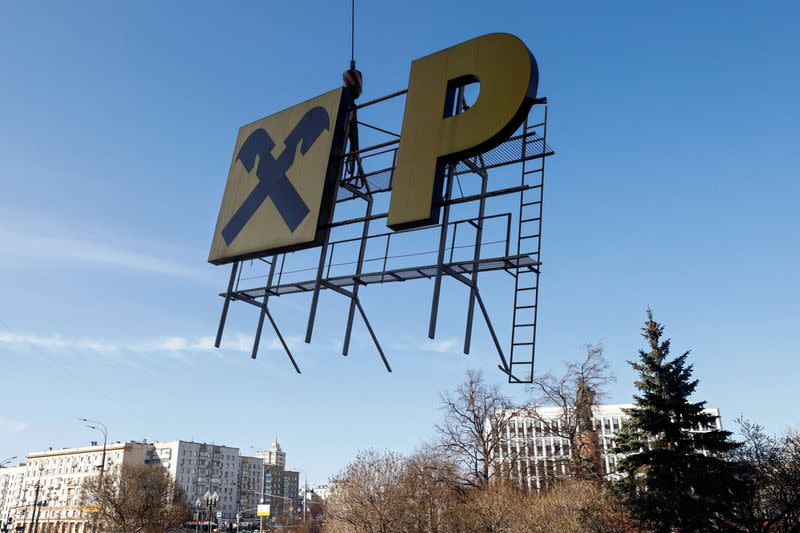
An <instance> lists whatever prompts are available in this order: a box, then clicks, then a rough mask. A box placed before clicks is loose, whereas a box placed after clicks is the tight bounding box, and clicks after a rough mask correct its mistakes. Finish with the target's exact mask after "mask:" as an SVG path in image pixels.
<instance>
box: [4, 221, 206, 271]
mask: <svg viewBox="0 0 800 533" xmlns="http://www.w3.org/2000/svg"><path fill="white" fill-rule="evenodd" d="M120 240H123V241H124V240H125V239H120V238H111V237H110V236H109V238H107V239H106V240H104V241H93V240H89V239H84V238H80V237H75V236H73V235H71V234H70V233H69V232H64V231H63V230H59V231H49V230H48V231H42V230H37V229H36V228H34V229H33V230H25V231H20V230H16V231H15V230H10V229H0V242H2V243H3V259H2V262H4V263H15V264H22V260H31V259H33V260H37V259H39V260H47V261H49V262H59V263H70V264H83V265H95V266H108V267H117V268H124V269H128V270H139V271H144V272H151V273H155V274H166V275H169V276H176V277H183V278H192V279H198V278H202V277H205V276H206V275H207V274H206V272H205V271H204V270H203V269H202V268H200V267H197V268H193V267H190V266H187V265H184V264H180V263H177V262H174V261H170V260H169V259H165V258H163V257H160V256H159V255H157V254H156V253H153V252H149V251H142V250H137V249H126V248H123V247H120V246H115V245H113V244H108V243H110V242H118V241H120ZM48 264H50V263H48Z"/></svg>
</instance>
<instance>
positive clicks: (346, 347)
mask: <svg viewBox="0 0 800 533" xmlns="http://www.w3.org/2000/svg"><path fill="white" fill-rule="evenodd" d="M344 185H345V186H346V184H344ZM346 188H348V190H350V191H351V192H352V193H353V194H355V195H357V196H359V197H360V198H362V199H363V200H364V201H365V202H367V210H366V215H365V217H366V220H364V227H363V229H362V231H361V241H360V243H359V247H358V262H357V263H356V277H355V283H354V284H353V296H352V298H351V299H350V309H349V310H348V313H347V326H346V327H345V330H344V343H343V344H342V355H344V356H346V355H347V353H348V352H349V351H350V335H351V333H352V331H353V318H354V316H355V312H356V305H358V288H359V287H360V286H361V284H360V283H359V282H358V277H359V276H360V275H361V272H362V270H363V267H364V255H365V254H366V252H367V238H368V237H369V217H370V216H371V215H372V196H370V195H367V194H364V193H362V192H361V191H359V190H358V189H355V188H353V187H349V186H346ZM363 314H364V313H363V311H362V315H363ZM364 320H365V321H366V318H365V319H364ZM371 330H372V328H371V327H370V331H371ZM375 343H376V345H378V343H377V340H376V342H375ZM378 350H379V351H381V356H383V351H382V350H381V349H380V345H378ZM384 361H385V358H384ZM389 371H390V372H391V370H389Z"/></svg>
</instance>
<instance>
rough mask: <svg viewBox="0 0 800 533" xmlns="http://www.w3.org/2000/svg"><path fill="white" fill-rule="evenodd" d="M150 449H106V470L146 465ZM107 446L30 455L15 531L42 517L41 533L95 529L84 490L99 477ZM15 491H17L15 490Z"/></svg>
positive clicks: (130, 445) (123, 445)
mask: <svg viewBox="0 0 800 533" xmlns="http://www.w3.org/2000/svg"><path fill="white" fill-rule="evenodd" d="M147 449H148V445H147V444H145V443H142V442H115V443H110V444H108V445H107V446H106V450H105V465H104V470H105V471H106V472H108V473H109V474H110V475H111V474H113V473H114V471H115V470H118V469H119V468H120V467H122V465H123V464H143V463H144V461H145V454H146V452H147ZM102 458H103V446H101V445H93V446H86V447H82V448H62V449H58V450H54V449H49V450H47V451H41V452H34V453H30V454H28V456H27V459H28V461H27V464H25V465H24V466H20V467H18V468H20V469H22V479H21V482H20V489H19V492H18V494H17V497H16V504H15V505H14V506H13V507H14V509H12V510H11V511H10V514H9V515H8V516H10V523H11V524H12V528H16V527H17V526H24V525H29V524H30V523H31V522H32V519H33V518H34V515H33V513H34V509H36V510H37V514H38V531H43V532H55V533H83V532H84V531H89V530H90V529H91V515H89V514H88V513H84V512H83V509H82V503H83V502H81V494H80V486H81V483H83V481H84V480H85V479H86V478H87V477H89V476H95V475H97V474H98V472H99V469H100V465H101V464H102ZM12 490H13V488H12Z"/></svg>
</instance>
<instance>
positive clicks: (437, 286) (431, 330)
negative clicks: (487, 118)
mask: <svg viewBox="0 0 800 533" xmlns="http://www.w3.org/2000/svg"><path fill="white" fill-rule="evenodd" d="M454 109H455V111H454V113H453V114H454V115H457V114H459V113H461V112H462V111H464V110H465V109H466V104H465V103H464V86H463V85H462V86H461V87H459V88H458V90H457V94H456V101H455V108H454ZM455 173H456V163H450V164H449V165H448V166H447V186H446V192H445V195H444V200H443V203H444V209H443V213H442V231H441V233H440V235H439V255H438V257H437V259H436V277H435V278H434V281H433V296H432V297H431V318H430V322H429V323H428V338H429V339H433V338H434V337H436V320H437V318H438V315H439V294H440V293H441V290H442V263H444V249H445V246H446V245H447V226H448V224H449V221H450V198H451V197H452V196H453V182H454V181H455V180H454V179H453V178H454V176H455Z"/></svg>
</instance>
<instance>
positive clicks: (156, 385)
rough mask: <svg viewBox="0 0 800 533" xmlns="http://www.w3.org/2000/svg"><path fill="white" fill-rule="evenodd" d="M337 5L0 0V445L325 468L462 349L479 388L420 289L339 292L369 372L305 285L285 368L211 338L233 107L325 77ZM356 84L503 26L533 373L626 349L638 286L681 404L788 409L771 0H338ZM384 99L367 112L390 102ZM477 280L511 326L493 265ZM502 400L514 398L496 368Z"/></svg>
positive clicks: (449, 292)
mask: <svg viewBox="0 0 800 533" xmlns="http://www.w3.org/2000/svg"><path fill="white" fill-rule="evenodd" d="M349 16H350V15H349V1H346V0H335V1H331V2H302V3H299V2H298V3H291V2H280V3H271V2H258V3H256V2H253V3H248V2H240V3H236V4H212V3H204V2H169V3H163V2H137V3H135V4H129V5H121V4H116V3H114V4H112V3H107V2H88V1H87V2H69V3H64V2H52V3H47V2H39V3H33V2H27V3H22V2H16V3H11V2H7V3H4V4H3V5H2V7H0V80H2V81H0V250H2V253H0V276H2V279H3V282H2V283H0V376H2V379H0V390H2V393H1V394H2V396H1V397H0V398H2V399H0V459H2V458H5V457H8V456H12V455H20V456H22V455H24V454H25V453H27V452H29V451H33V450H37V449H43V448H47V447H48V446H53V447H61V446H73V445H79V444H82V443H85V442H86V441H88V440H90V439H95V438H96V437H95V435H93V434H92V433H91V432H90V431H89V430H87V429H85V428H84V427H83V426H82V425H81V424H80V423H78V422H77V420H76V418H77V417H81V416H83V417H89V418H96V419H100V420H103V421H105V422H106V424H107V425H108V426H109V430H110V436H111V438H112V439H113V440H128V439H140V438H149V439H173V438H184V439H195V440H204V441H216V442H219V443H225V444H229V445H234V446H239V447H241V448H242V449H243V451H244V452H248V447H249V446H256V447H259V446H268V445H269V443H270V442H271V440H272V438H273V435H274V434H276V433H277V434H278V437H279V439H280V441H281V443H282V445H283V446H284V449H285V450H286V451H287V452H288V454H289V456H288V462H289V465H290V466H293V467H299V468H303V469H304V470H305V471H306V472H307V473H308V475H309V478H310V480H311V482H322V481H324V480H325V479H326V478H327V476H328V475H330V474H331V473H333V472H335V471H336V470H338V469H339V468H341V467H343V466H344V465H345V464H346V462H347V461H348V460H349V459H350V458H351V457H352V456H353V455H354V453H355V451H356V450H357V449H359V448H364V447H369V446H372V447H376V448H392V449H396V450H399V451H411V450H413V449H414V448H415V447H416V446H417V445H419V444H420V443H421V442H423V441H424V440H426V439H429V438H430V436H431V435H432V433H433V425H434V424H435V422H436V421H437V420H438V417H439V412H438V410H437V407H438V396H439V394H440V392H441V391H442V390H444V389H447V388H452V387H454V386H455V385H456V384H457V383H458V382H459V381H460V380H461V378H462V377H463V373H464V371H465V370H466V369H467V368H483V369H485V370H486V372H487V376H488V377H489V379H491V380H493V381H497V382H502V376H501V375H500V374H499V373H498V372H497V371H496V370H494V369H495V366H496V362H497V361H496V355H495V354H494V352H493V351H492V349H491V345H490V342H489V339H488V335H487V333H486V330H485V328H483V327H482V325H481V324H480V322H476V339H475V344H474V349H473V354H472V355H471V356H469V357H465V356H463V355H461V354H460V351H459V343H460V339H461V336H462V334H463V333H462V332H463V309H464V303H465V301H466V294H465V292H464V290H463V288H461V287H459V286H458V284H457V283H456V282H448V283H445V285H444V287H445V289H444V291H445V292H444V299H443V306H444V308H445V309H446V310H447V311H448V312H447V313H446V314H445V316H444V317H443V318H442V319H441V321H440V328H439V334H438V339H437V342H429V341H426V332H427V313H428V305H429V304H428V298H429V297H430V291H431V285H430V283H428V282H424V281H420V282H415V283H414V284H405V286H394V287H389V286H387V287H385V288H381V287H369V288H367V289H366V290H364V291H363V293H362V294H363V299H364V304H365V306H366V307H367V309H368V311H369V312H370V314H371V316H372V318H373V321H374V325H375V328H376V330H377V331H378V332H379V334H380V336H381V338H382V340H383V342H384V346H385V347H386V348H387V352H388V355H389V357H390V360H391V362H392V363H393V366H394V369H395V372H394V373H393V374H387V373H385V371H384V370H383V367H382V365H381V364H380V361H379V359H378V356H377V354H376V353H375V352H374V350H373V348H372V346H371V345H370V342H369V338H368V336H367V334H366V331H365V330H364V328H363V327H362V326H360V325H359V326H357V328H356V333H355V335H354V341H353V342H354V344H353V349H352V352H351V355H350V357H348V358H346V359H345V358H342V357H341V356H339V355H338V352H337V349H336V347H337V343H338V342H340V339H341V336H342V331H343V328H344V315H343V313H345V311H346V307H345V305H344V303H343V302H342V301H341V298H337V297H335V296H334V295H329V294H325V295H323V298H322V303H321V307H320V313H321V314H320V316H321V320H320V322H319V324H318V327H317V329H316V332H315V337H314V342H313V343H312V344H311V345H310V346H306V345H304V344H303V343H302V342H301V341H300V338H301V336H302V334H303V332H304V324H305V314H304V306H306V305H307V301H305V300H303V298H302V297H298V298H295V299H290V298H282V299H281V300H280V301H277V302H275V315H276V318H277V320H278V321H279V322H280V323H281V325H282V326H284V328H285V330H286V333H287V335H288V336H289V338H290V339H291V341H292V343H293V345H294V346H295V347H296V349H297V358H298V361H299V363H300V365H301V367H302V368H303V370H304V374H303V375H302V376H297V375H295V374H294V373H292V372H291V369H290V367H289V365H288V362H287V361H286V358H285V356H284V355H283V354H282V353H281V352H280V351H278V350H276V349H275V348H276V346H275V342H274V339H273V337H272V335H271V333H270V332H269V331H268V330H265V336H264V341H263V349H262V352H261V355H260V357H259V359H258V360H257V361H255V362H254V361H251V360H250V358H249V355H248V352H249V341H250V337H251V336H252V334H253V331H254V328H255V321H256V315H255V314H254V313H252V312H250V311H249V310H245V309H239V307H240V306H239V307H234V308H233V312H232V316H231V320H230V322H229V326H228V329H227V332H226V339H225V344H224V349H223V350H213V349H210V348H209V337H211V336H212V335H213V334H214V333H215V330H216V324H217V319H218V313H219V308H220V301H219V298H218V297H217V296H216V294H217V293H218V292H219V290H220V289H222V287H223V286H224V284H225V282H226V280H227V271H226V269H224V268H216V267H212V266H210V265H208V264H207V263H206V257H207V253H208V247H209V244H210V238H211V233H212V231H213V226H214V223H215V221H216V216H217V209H218V206H219V201H220V198H221V194H222V190H223V187H224V181H225V177H226V174H227V170H228V164H229V162H230V157H231V151H232V149H233V143H234V141H235V136H236V132H237V129H238V127H239V126H240V125H242V124H245V123H248V122H251V121H253V120H255V119H258V118H260V117H262V116H265V115H268V114H271V113H273V112H275V111H278V110H280V109H283V108H285V107H288V106H289V105H292V104H294V103H297V102H299V101H302V100H305V99H307V98H310V97H312V96H315V95H317V94H320V93H322V92H324V91H326V90H329V89H332V88H334V87H336V86H337V85H339V83H340V79H341V72H342V71H343V70H344V69H345V68H346V67H347V64H348V61H349V44H350V43H349V27H348V24H349ZM357 17H358V19H357V20H358V21H357V43H356V56H357V60H358V66H359V68H360V69H361V70H362V71H363V73H364V79H365V94H364V97H363V98H372V97H377V96H380V95H383V94H386V93H388V92H392V91H395V90H398V89H401V88H404V87H405V85H406V83H407V79H408V71H409V66H410V62H411V61H412V60H413V59H414V58H416V57H420V56H423V55H426V54H428V53H431V52H434V51H437V50H439V49H442V48H444V47H447V46H450V45H453V44H456V43H458V42H461V41H463V40H466V39H468V38H470V37H474V36H477V35H480V34H483V33H489V32H493V31H505V32H510V33H514V34H516V35H518V36H520V37H521V38H522V39H523V40H524V41H525V42H526V43H527V44H528V46H529V48H530V49H531V50H532V52H533V53H534V55H535V56H536V58H537V60H538V62H539V67H540V80H541V81H540V94H543V95H546V96H547V97H549V100H550V103H551V106H550V131H549V137H550V139H551V144H552V145H553V146H554V147H555V149H556V150H557V152H558V153H557V156H556V157H555V158H553V159H551V161H550V163H549V167H548V175H547V185H546V190H545V203H546V208H545V214H544V217H545V218H544V224H545V229H544V231H545V234H544V241H543V252H542V253H543V256H542V258H543V261H544V267H543V276H542V293H541V301H540V303H541V312H540V332H539V341H540V344H539V350H538V360H537V371H538V372H545V371H548V370H557V369H558V368H559V366H560V365H561V363H562V362H563V361H564V360H568V359H574V358H576V357H579V356H580V352H581V347H582V346H583V345H584V344H586V343H603V344H604V346H605V348H606V354H607V356H608V358H609V359H610V360H611V362H612V366H613V368H614V370H615V372H616V374H617V378H618V381H617V382H616V383H615V384H614V385H613V386H612V387H610V390H609V401H613V402H620V403H622V402H627V401H630V397H631V394H632V393H633V385H632V382H633V380H634V375H633V373H632V371H631V370H630V369H629V368H628V366H627V365H626V364H625V361H626V360H629V359H632V358H634V357H635V356H636V350H637V349H638V348H639V347H640V346H641V345H642V339H641V338H640V337H639V328H640V326H641V323H642V321H643V319H644V310H645V308H646V307H647V306H648V305H649V306H652V307H653V309H654V310H655V313H656V317H657V319H658V320H660V321H662V322H664V323H665V324H666V327H667V333H668V334H669V335H670V336H671V337H672V339H673V346H674V349H675V351H676V354H677V353H678V352H679V351H682V350H684V349H691V350H692V356H691V361H692V362H693V363H694V365H695V373H696V376H697V377H698V378H699V379H700V380H701V383H700V386H699V388H698V390H697V395H696V397H697V398H698V399H704V400H707V401H708V402H709V405H712V406H716V407H719V408H720V409H721V410H722V413H723V417H724V423H725V424H726V425H727V426H729V427H731V426H733V421H732V419H733V418H735V417H736V416H738V415H739V414H744V415H745V416H746V417H749V418H751V419H753V420H755V421H757V422H759V423H762V424H764V425H765V426H766V427H767V428H768V429H769V430H771V431H775V432H777V431H781V430H783V428H785V427H786V426H787V425H795V426H796V425H798V423H800V420H798V415H797V410H796V409H795V407H794V403H795V402H794V400H795V398H796V384H797V382H798V378H800V358H798V355H799V354H798V348H797V343H796V339H795V337H796V335H797V332H798V330H800V328H799V327H798V325H799V324H800V320H799V319H798V317H800V313H799V312H798V311H800V309H799V308H798V307H799V304H798V302H799V301H800V284H799V283H798V279H797V272H798V267H797V263H798V259H800V252H798V248H800V247H799V246H798V244H799V243H800V240H799V239H798V230H800V214H798V209H797V197H798V194H799V193H800V185H798V180H797V176H798V168H800V155H799V154H800V151H798V149H797V147H796V144H797V142H796V139H797V133H796V132H797V123H798V118H800V113H798V111H799V109H798V107H799V106H800V104H798V99H797V86H798V68H797V57H798V52H800V45H798V40H797V35H796V27H795V24H794V21H796V20H797V17H798V8H797V6H796V5H795V4H793V3H789V2H786V3H770V4H768V5H762V6H759V7H758V9H755V8H754V7H753V5H752V4H745V3H737V2H706V3H702V4H698V3H686V4H684V5H683V6H679V5H677V4H670V5H666V4H664V5H660V6H655V5H654V4H645V3H640V2H631V3H604V4H602V5H600V4H597V3H584V4H581V3H575V4H570V5H565V4H561V5H559V4H554V3H548V4H542V3H536V2H491V3H490V2H480V3H478V2H464V1H458V2H456V1H452V2H421V1H412V2H403V3H397V2H394V3H388V2H363V1H362V2H359V5H358V11H357ZM399 112H400V111H399V110H398V115H397V116H394V117H384V118H386V119H387V120H390V119H391V120H395V121H397V122H396V123H399ZM483 283H484V285H483V287H484V288H483V290H484V291H485V292H486V293H487V294H490V296H489V297H488V298H487V299H488V304H489V305H490V307H491V308H492V309H493V312H494V313H496V316H497V320H498V323H499V325H498V327H499V329H500V332H501V334H502V336H503V338H504V339H507V337H508V329H509V328H508V324H507V323H506V321H507V319H508V312H509V309H508V308H509V307H510V305H511V304H510V302H509V300H508V298H510V295H511V293H510V292H509V291H510V285H509V284H508V281H507V280H505V278H502V277H497V276H488V275H487V276H486V277H485V279H484V282H483ZM505 387H506V390H507V391H508V392H509V394H512V395H514V396H515V397H517V398H519V399H522V398H524V397H525V391H524V389H522V388H519V387H516V388H515V387H510V386H508V385H505Z"/></svg>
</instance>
